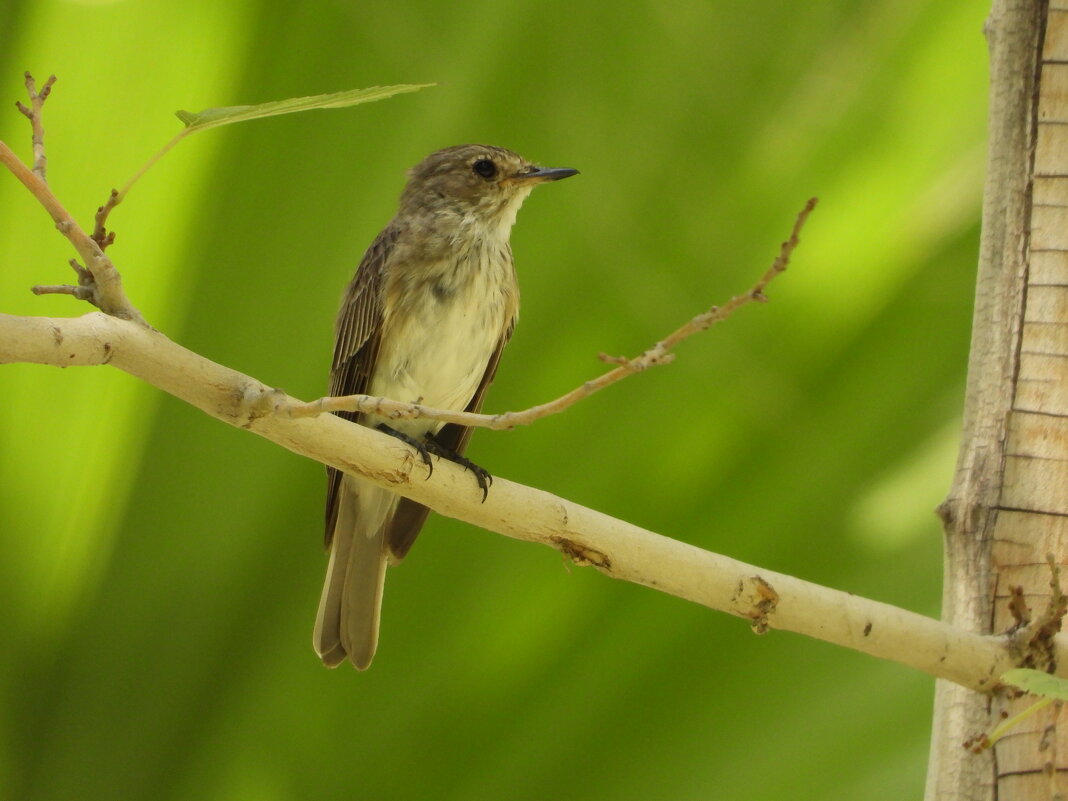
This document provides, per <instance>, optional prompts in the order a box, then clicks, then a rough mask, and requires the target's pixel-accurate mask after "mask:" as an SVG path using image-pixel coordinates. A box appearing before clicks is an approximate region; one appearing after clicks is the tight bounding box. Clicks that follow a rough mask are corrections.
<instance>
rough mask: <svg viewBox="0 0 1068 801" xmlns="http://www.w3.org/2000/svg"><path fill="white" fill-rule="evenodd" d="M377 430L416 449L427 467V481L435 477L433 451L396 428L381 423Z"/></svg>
mask: <svg viewBox="0 0 1068 801" xmlns="http://www.w3.org/2000/svg"><path fill="white" fill-rule="evenodd" d="M375 428H377V429H378V430H379V431H381V432H382V433H383V434H389V435H390V436H391V437H396V438H397V439H399V440H400V441H401V442H404V443H406V444H408V445H411V446H412V447H413V448H415V450H416V453H418V454H419V458H420V459H422V460H423V464H425V465H426V469H427V474H426V477H427V479H429V478H430V477H431V476H432V475H434V462H433V461H432V460H431V459H430V453H431V451H430V449H429V448H428V447H427V446H426V444H425V443H424V442H422V441H420V440H418V439H416V438H415V437H409V436H408V435H407V434H405V433H404V432H403V431H398V430H397V429H395V428H390V427H389V426H387V425H386V424H385V423H380V424H378V425H377V426H375ZM439 455H440V454H439Z"/></svg>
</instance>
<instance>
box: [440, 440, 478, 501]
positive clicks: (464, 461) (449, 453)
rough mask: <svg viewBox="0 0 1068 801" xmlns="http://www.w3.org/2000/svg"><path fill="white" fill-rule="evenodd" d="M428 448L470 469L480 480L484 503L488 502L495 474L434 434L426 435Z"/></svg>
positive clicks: (476, 479) (476, 478) (443, 457)
mask: <svg viewBox="0 0 1068 801" xmlns="http://www.w3.org/2000/svg"><path fill="white" fill-rule="evenodd" d="M426 449H427V450H428V451H430V453H432V454H434V455H435V456H440V457H441V458H442V459H448V460H449V461H450V462H454V463H456V464H458V465H460V467H463V468H465V469H467V470H470V471H471V473H472V474H473V475H474V476H475V481H477V482H478V488H479V489H480V490H482V503H485V502H486V498H488V497H489V486H490V484H492V483H493V476H491V475H490V474H489V471H488V470H486V468H484V467H479V466H478V465H477V464H475V463H474V462H472V461H471V460H470V459H468V458H467V457H466V456H461V455H460V454H458V453H457V452H456V451H454V450H452V448H447V447H445V446H444V445H442V444H441V443H440V442H438V441H437V439H436V438H435V437H434V435H433V434H427V435H426Z"/></svg>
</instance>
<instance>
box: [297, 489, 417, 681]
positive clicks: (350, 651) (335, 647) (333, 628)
mask: <svg viewBox="0 0 1068 801" xmlns="http://www.w3.org/2000/svg"><path fill="white" fill-rule="evenodd" d="M338 495H339V497H338V501H337V502H338V514H337V518H336V519H337V523H336V525H335V526H334V534H333V538H332V540H331V546H330V563H329V565H328V566H327V568H326V581H325V582H324V583H323V594H322V597H321V598H320V599H319V613H318V615H317V616H316V618H315V632H314V634H313V644H314V645H315V651H316V653H318V654H319V658H320V659H322V660H323V663H324V664H325V665H327V667H336V666H337V665H339V664H341V662H343V661H344V660H345V658H346V657H348V659H350V660H351V661H352V664H354V665H355V666H356V668H357V669H358V670H365V669H366V668H367V667H369V666H370V664H371V660H372V659H373V658H374V655H375V648H376V647H377V646H378V619H379V615H380V614H381V611H382V586H383V584H384V583H385V578H386V563H387V559H388V549H387V548H386V542H385V535H386V528H387V525H388V523H389V520H390V518H391V517H392V516H393V512H394V511H395V510H396V507H397V501H398V496H396V495H394V494H393V493H391V492H388V491H387V490H383V489H381V488H379V487H375V486H372V485H369V484H362V483H360V482H359V481H358V480H357V479H354V478H352V477H351V476H345V477H344V478H343V479H342V482H341V487H339V489H338Z"/></svg>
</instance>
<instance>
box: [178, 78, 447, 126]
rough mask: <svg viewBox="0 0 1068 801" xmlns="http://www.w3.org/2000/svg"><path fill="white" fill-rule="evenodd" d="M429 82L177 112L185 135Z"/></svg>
mask: <svg viewBox="0 0 1068 801" xmlns="http://www.w3.org/2000/svg"><path fill="white" fill-rule="evenodd" d="M434 85H435V84H432V83H418V84H411V83H402V84H396V85H394V86H372V87H370V88H368V89H350V90H348V91H345V92H331V93H330V94H325V95H312V96H311V97H291V98H289V99H287V100H274V101H272V102H270V103H259V104H257V105H255V106H223V107H221V108H208V109H204V110H203V111H200V112H196V113H194V112H192V111H176V112H174V113H175V114H176V115H177V116H178V119H180V120H181V121H182V122H184V123H185V127H186V132H189V131H191V130H203V129H205V128H214V127H216V126H219V125H229V124H230V123H232V122H244V121H245V120H258V119H260V118H262V117H277V116H278V115H279V114H293V113H295V112H297V111H310V110H311V109H316V108H344V107H345V106H355V105H359V104H360V103H371V102H374V101H375V100H385V99H386V98H387V97H392V96H393V95H399V94H402V93H404V92H417V91H419V90H420V89H425V88H426V87H428V86H434Z"/></svg>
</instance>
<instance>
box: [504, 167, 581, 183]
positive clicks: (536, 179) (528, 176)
mask: <svg viewBox="0 0 1068 801" xmlns="http://www.w3.org/2000/svg"><path fill="white" fill-rule="evenodd" d="M572 175H578V170H573V169H571V168H570V167H538V168H537V169H535V170H531V171H530V172H520V173H516V174H515V175H514V176H512V177H513V178H514V179H515V180H517V181H531V182H533V183H537V184H540V183H544V182H545V181H559V180H560V179H561V178H570V177H571V176H572Z"/></svg>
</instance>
